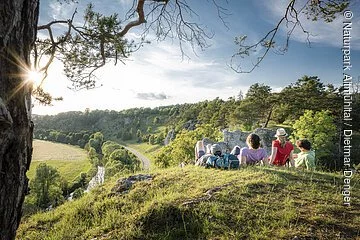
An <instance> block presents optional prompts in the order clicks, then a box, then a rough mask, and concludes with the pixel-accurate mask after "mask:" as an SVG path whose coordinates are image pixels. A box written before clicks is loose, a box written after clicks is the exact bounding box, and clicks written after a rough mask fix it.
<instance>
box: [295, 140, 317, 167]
mask: <svg viewBox="0 0 360 240" xmlns="http://www.w3.org/2000/svg"><path fill="white" fill-rule="evenodd" d="M296 146H297V147H298V148H299V149H300V151H301V152H300V153H298V154H294V155H295V156H294V157H295V167H296V168H298V167H304V168H305V167H306V169H307V170H315V152H314V151H312V150H311V143H310V142H309V141H308V140H307V139H302V140H297V141H296Z"/></svg>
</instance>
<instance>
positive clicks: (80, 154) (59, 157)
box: [27, 140, 91, 181]
mask: <svg viewBox="0 0 360 240" xmlns="http://www.w3.org/2000/svg"><path fill="white" fill-rule="evenodd" d="M33 147H34V150H33V159H32V160H31V164H30V169H29V171H28V172H27V176H28V178H29V179H30V180H32V179H33V178H34V176H35V171H36V167H37V166H38V165H39V164H40V163H46V164H47V165H49V166H53V167H55V168H57V169H58V171H59V172H60V175H61V176H63V177H64V178H65V179H66V180H68V181H72V180H73V179H74V178H75V177H76V176H78V175H79V174H80V173H81V172H87V171H88V170H89V169H90V168H91V164H90V162H89V160H88V159H87V155H86V152H85V150H83V149H81V148H79V147H75V146H71V145H67V144H60V143H53V142H47V141H40V140H34V143H33Z"/></svg>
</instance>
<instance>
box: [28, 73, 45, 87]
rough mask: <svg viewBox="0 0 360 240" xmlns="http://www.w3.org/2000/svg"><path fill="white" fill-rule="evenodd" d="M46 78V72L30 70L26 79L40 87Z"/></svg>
mask: <svg viewBox="0 0 360 240" xmlns="http://www.w3.org/2000/svg"><path fill="white" fill-rule="evenodd" d="M43 80H44V74H43V73H41V72H39V71H36V70H28V71H27V76H26V81H27V82H30V83H32V84H33V86H34V87H39V86H41V85H42V82H43Z"/></svg>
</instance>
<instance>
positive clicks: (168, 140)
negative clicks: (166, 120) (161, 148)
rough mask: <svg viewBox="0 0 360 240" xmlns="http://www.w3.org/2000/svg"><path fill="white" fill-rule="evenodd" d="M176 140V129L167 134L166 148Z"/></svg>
mask: <svg viewBox="0 0 360 240" xmlns="http://www.w3.org/2000/svg"><path fill="white" fill-rule="evenodd" d="M174 138H175V130H174V129H171V130H170V131H169V132H168V133H167V135H166V137H165V139H164V145H165V146H166V145H169V144H170V142H171V141H172V140H174Z"/></svg>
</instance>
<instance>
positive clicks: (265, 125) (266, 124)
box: [263, 106, 274, 128]
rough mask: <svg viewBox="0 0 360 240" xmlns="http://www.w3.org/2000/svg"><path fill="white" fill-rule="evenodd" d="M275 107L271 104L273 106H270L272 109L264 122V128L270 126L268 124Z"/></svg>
mask: <svg viewBox="0 0 360 240" xmlns="http://www.w3.org/2000/svg"><path fill="white" fill-rule="evenodd" d="M273 108H274V106H271V107H270V111H269V113H268V115H267V118H266V121H265V123H264V126H263V128H267V126H268V124H269V121H270V119H271V114H272V111H273Z"/></svg>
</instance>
